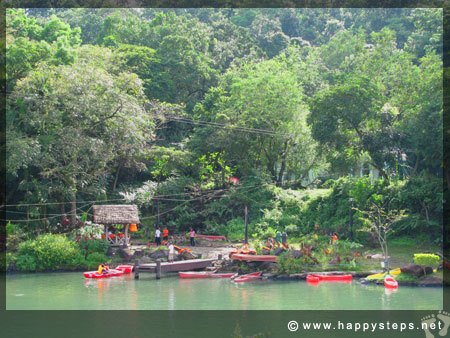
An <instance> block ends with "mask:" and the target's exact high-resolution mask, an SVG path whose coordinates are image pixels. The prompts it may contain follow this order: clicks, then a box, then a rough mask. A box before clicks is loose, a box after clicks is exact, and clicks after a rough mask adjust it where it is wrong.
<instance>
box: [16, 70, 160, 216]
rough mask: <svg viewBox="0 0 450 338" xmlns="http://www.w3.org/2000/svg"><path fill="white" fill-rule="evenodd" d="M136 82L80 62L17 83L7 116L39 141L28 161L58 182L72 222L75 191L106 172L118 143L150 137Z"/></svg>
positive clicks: (138, 144) (141, 143)
mask: <svg viewBox="0 0 450 338" xmlns="http://www.w3.org/2000/svg"><path fill="white" fill-rule="evenodd" d="M141 86H142V85H141V81H140V80H139V79H138V78H137V76H136V75H133V74H130V73H121V74H120V75H119V76H113V75H111V74H108V73H107V72H106V71H104V70H103V69H101V68H98V67H95V66H92V65H86V64H84V63H77V64H75V65H73V66H71V67H67V66H59V67H46V66H43V67H39V68H37V69H36V70H34V71H33V72H31V73H30V74H29V76H27V77H26V78H25V79H24V80H21V81H19V83H18V84H17V87H16V89H15V91H14V93H13V94H12V97H11V100H12V101H11V102H12V104H15V105H16V107H17V108H16V109H14V110H11V111H10V118H9V120H10V121H12V123H13V125H14V126H15V127H16V128H20V131H21V132H22V133H23V134H24V135H25V136H26V137H27V138H28V139H31V140H33V142H34V143H38V144H39V150H40V156H39V158H35V161H33V162H32V164H33V165H34V166H35V167H37V168H38V170H39V175H40V176H41V177H43V178H46V179H48V180H50V181H56V182H58V181H59V182H62V183H63V187H64V191H63V192H61V193H63V194H64V195H66V196H67V197H69V198H70V200H71V202H72V209H71V215H72V221H74V218H75V216H76V195H77V192H80V191H84V192H86V191H87V189H88V188H89V186H91V185H92V184H94V183H95V182H98V181H99V179H101V177H103V176H105V175H107V174H108V172H110V168H109V167H108V166H109V165H111V164H112V163H113V161H114V160H115V158H116V157H117V156H119V155H120V149H121V148H122V147H124V145H127V147H126V148H127V151H133V150H135V149H139V148H143V147H145V145H146V143H147V141H148V140H150V139H151V138H152V123H151V116H149V115H148V114H147V113H146V112H145V109H144V107H143V93H142V87H141ZM12 149H14V147H12V148H11V150H12ZM97 188H98V187H97ZM97 193H98V192H97Z"/></svg>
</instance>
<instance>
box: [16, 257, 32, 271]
mask: <svg viewBox="0 0 450 338" xmlns="http://www.w3.org/2000/svg"><path fill="white" fill-rule="evenodd" d="M16 267H17V269H18V270H20V271H36V270H37V263H36V259H35V258H34V257H33V256H31V255H21V256H18V257H17V261H16Z"/></svg>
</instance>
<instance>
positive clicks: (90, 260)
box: [83, 252, 108, 270]
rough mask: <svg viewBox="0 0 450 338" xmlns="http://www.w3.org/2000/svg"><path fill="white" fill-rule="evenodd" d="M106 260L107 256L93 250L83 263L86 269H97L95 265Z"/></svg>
mask: <svg viewBox="0 0 450 338" xmlns="http://www.w3.org/2000/svg"><path fill="white" fill-rule="evenodd" d="M107 261H108V258H107V257H106V256H105V255H104V254H102V253H99V252H94V253H92V254H90V255H89V256H88V257H87V259H86V261H85V262H84V264H83V265H84V266H85V267H86V268H87V269H89V270H91V269H97V267H98V266H99V265H100V264H102V263H105V262H107Z"/></svg>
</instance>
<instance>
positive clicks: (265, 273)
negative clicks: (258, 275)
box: [264, 272, 276, 278]
mask: <svg viewBox="0 0 450 338" xmlns="http://www.w3.org/2000/svg"><path fill="white" fill-rule="evenodd" d="M275 276H276V274H274V273H270V272H264V277H267V278H274V277H275Z"/></svg>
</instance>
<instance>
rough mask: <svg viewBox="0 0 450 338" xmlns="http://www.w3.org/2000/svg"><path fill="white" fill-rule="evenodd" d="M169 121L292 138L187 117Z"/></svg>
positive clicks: (272, 132)
mask: <svg viewBox="0 0 450 338" xmlns="http://www.w3.org/2000/svg"><path fill="white" fill-rule="evenodd" d="M168 121H177V122H182V123H190V124H197V125H201V126H211V127H219V128H222V129H233V130H237V131H246V132H250V133H256V134H264V135H270V136H283V137H290V136H291V135H288V134H284V133H279V132H276V131H273V130H267V129H260V128H250V127H244V126H233V125H229V124H226V123H219V122H210V121H203V120H194V119H191V118H185V117H173V116H170V117H169V118H168Z"/></svg>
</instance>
